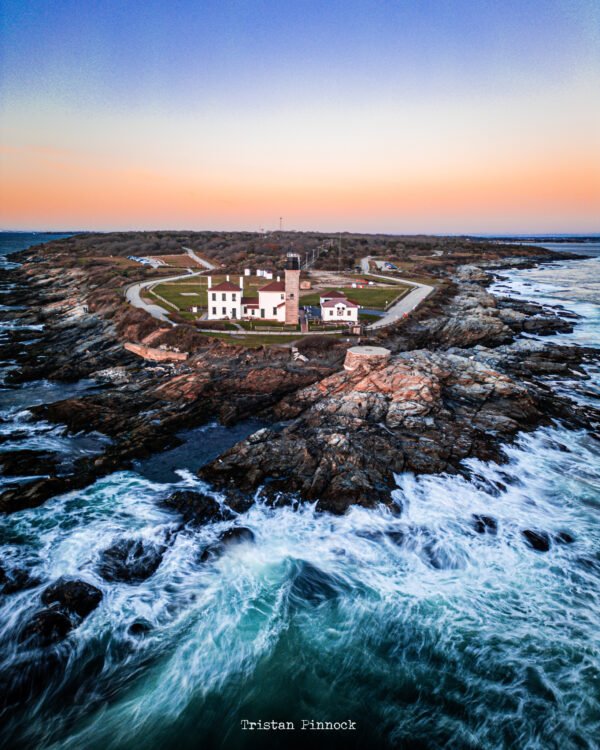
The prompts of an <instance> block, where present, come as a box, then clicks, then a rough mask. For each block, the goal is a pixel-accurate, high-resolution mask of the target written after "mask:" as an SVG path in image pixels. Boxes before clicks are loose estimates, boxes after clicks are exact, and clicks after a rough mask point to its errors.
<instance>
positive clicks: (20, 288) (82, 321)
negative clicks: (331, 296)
mask: <svg viewBox="0 0 600 750" xmlns="http://www.w3.org/2000/svg"><path fill="white" fill-rule="evenodd" d="M53 244H54V243H51V244H50V245H48V246H44V247H43V249H42V250H39V249H38V250H36V253H35V254H33V253H31V252H25V253H22V254H20V256H19V258H18V260H19V261H20V262H21V263H22V265H21V266H20V267H18V268H16V269H15V270H13V271H11V272H10V281H11V283H12V288H11V289H9V290H8V291H7V293H6V294H5V295H4V304H5V305H9V306H18V309H17V310H15V309H12V310H10V311H8V312H7V311H5V312H3V313H2V315H4V317H5V319H7V318H8V319H10V320H11V321H14V322H15V323H16V324H17V325H18V324H21V325H27V326H32V327H31V328H28V329H24V328H18V327H17V328H15V329H14V330H12V331H9V332H8V335H7V339H6V340H5V342H4V343H3V344H2V345H1V346H0V357H1V358H2V359H3V360H4V361H10V362H12V363H13V365H14V367H13V368H12V369H11V371H10V372H9V374H8V377H7V385H8V386H9V387H18V386H19V385H21V384H24V383H28V382H32V381H36V380H39V379H48V380H51V381H61V382H70V381H77V380H79V379H81V378H86V379H90V384H91V385H92V386H93V387H91V389H90V390H89V391H87V392H84V393H82V394H81V395H78V396H77V397H75V398H68V399H65V400H62V401H55V402H52V403H47V404H44V405H41V406H36V407H33V408H31V409H30V411H31V413H32V418H33V419H34V420H45V421H46V422H49V423H52V424H60V425H64V426H65V428H66V429H67V430H68V431H69V432H70V433H79V432H82V431H83V432H90V431H97V432H99V433H102V434H104V435H106V436H108V438H110V442H109V443H108V444H107V445H106V446H105V447H104V449H103V450H102V451H101V452H99V453H98V454H97V455H94V456H93V457H89V456H86V457H84V458H79V459H77V460H76V461H75V462H73V464H72V465H71V466H69V467H65V466H64V464H61V461H60V457H58V456H55V455H52V454H51V453H50V454H45V455H40V454H39V452H35V451H33V452H29V453H27V452H26V451H7V452H5V453H3V454H2V465H3V471H4V473H5V474H6V475H9V476H10V475H24V474H29V475H42V476H41V477H40V478H39V479H35V480H33V481H31V482H29V483H27V484H25V485H22V484H17V483H16V484H14V485H13V486H11V485H10V484H9V485H8V486H7V487H5V489H4V490H3V491H2V493H1V494H0V510H1V511H3V512H13V511H16V510H20V509H22V508H27V507H34V506H36V505H39V504H41V503H43V502H44V501H45V500H47V499H49V498H51V497H53V496H55V495H57V494H60V493H64V492H68V491H70V490H74V489H79V488H82V487H85V486H87V485H89V484H91V483H92V482H94V481H95V480H96V479H97V478H99V477H101V476H105V475H106V474H108V473H110V472H113V471H115V470H119V469H123V468H129V467H131V465H132V462H133V461H134V460H138V459H140V458H144V457H147V456H149V455H152V454H153V453H155V452H157V451H160V450H164V449H166V448H169V447H172V446H174V445H176V444H177V442H178V437H177V433H178V432H179V431H181V430H183V429H188V428H191V427H196V426H199V425H202V424H205V423H206V422H208V421H210V420H214V419H217V420H219V421H220V422H222V423H223V424H229V425H231V424H234V423H236V422H238V421H240V420H243V419H246V418H248V417H250V416H260V417H261V418H264V419H265V420H267V421H269V422H271V423H273V424H274V425H277V427H276V429H271V428H266V429H264V430H261V431H259V432H258V433H255V434H253V435H251V436H250V437H248V438H247V439H246V440H243V441H241V442H239V443H237V444H236V445H235V446H233V447H232V448H231V449H229V450H228V451H226V452H225V453H224V454H222V455H221V456H220V457H219V458H218V459H216V460H214V461H212V462H211V463H209V464H208V465H206V466H205V467H203V468H202V470H201V471H200V476H201V477H202V478H203V479H205V480H206V481H207V482H209V483H210V484H211V485H213V486H214V487H216V488H218V489H219V490H220V491H223V492H224V493H225V495H226V498H227V501H228V502H229V503H230V505H231V506H232V507H233V508H234V509H236V510H242V509H244V508H245V507H248V504H249V503H251V502H252V498H253V497H254V495H255V493H256V491H257V490H260V491H261V492H262V493H263V494H264V495H265V496H266V497H267V499H268V501H269V502H272V503H274V504H279V503H289V502H294V501H297V500H308V501H311V502H315V501H316V502H317V508H318V509H319V510H323V511H330V512H333V513H343V512H345V510H346V509H347V508H348V507H349V506H350V505H351V504H353V503H358V504H360V505H364V506H368V507H370V506H373V505H375V504H377V503H380V502H381V503H384V504H387V505H391V504H392V500H391V494H390V493H391V491H392V490H393V488H394V473H398V472H401V471H412V472H415V473H439V472H458V471H464V467H463V466H462V464H461V462H462V461H463V460H464V459H465V458H467V457H479V458H483V459H492V458H493V459H495V460H501V459H502V453H501V448H500V446H501V444H502V443H506V442H507V441H509V440H510V439H512V438H513V437H514V436H515V435H516V434H517V433H518V432H520V431H523V430H532V429H535V428H536V427H537V426H539V425H542V424H547V423H548V422H549V421H550V420H553V419H559V420H562V421H563V422H565V423H566V424H569V425H572V426H576V427H586V428H588V429H593V428H594V427H595V425H596V424H597V421H598V419H597V418H598V415H597V414H594V413H592V412H590V410H587V412H585V413H584V412H583V410H582V409H581V408H580V407H578V406H577V405H576V404H575V403H573V402H571V401H568V400H567V399H565V398H559V397H558V396H556V395H555V394H554V393H553V392H552V391H551V390H550V389H549V388H548V386H547V385H546V384H545V382H544V381H545V379H546V378H548V377H549V376H552V377H554V378H560V377H561V376H563V375H564V376H568V377H569V378H573V376H574V374H575V375H576V376H577V377H582V378H583V377H585V371H584V369H582V367H583V365H584V364H585V363H586V361H589V360H591V359H592V358H594V357H595V356H596V354H597V353H596V352H593V351H588V350H585V349H584V348H581V347H567V346H557V345H556V344H554V343H551V344H544V343H540V342H539V341H534V340H531V339H524V338H522V337H521V334H522V333H536V334H541V335H544V334H552V333H555V332H564V331H570V330H572V326H573V319H572V317H571V316H569V314H568V313H565V311H564V310H561V309H559V308H549V307H543V306H540V305H537V304H531V303H527V304H524V303H522V302H518V301H516V300H511V299H498V298H496V297H494V296H493V295H490V294H489V293H488V292H487V286H488V285H489V283H490V280H491V278H492V277H491V272H493V268H494V267H510V266H512V265H515V264H516V265H527V264H530V265H531V264H535V263H538V262H548V261H551V260H553V259H554V258H556V257H557V256H556V254H553V253H550V252H549V251H548V252H540V251H539V249H537V248H536V251H537V253H536V254H535V255H533V254H530V255H529V256H528V257H524V258H520V259H516V260H515V259H514V258H512V257H510V256H506V257H501V258H497V259H489V258H488V259H486V261H485V265H486V268H483V267H482V264H479V265H476V264H467V265H465V264H462V265H460V264H459V263H458V262H456V263H455V265H454V266H453V268H452V272H451V273H449V274H447V275H446V276H445V277H444V278H443V279H441V280H440V283H439V284H438V286H437V289H436V292H435V293H434V294H433V295H432V297H431V298H430V299H429V300H427V301H426V302H425V303H424V304H423V305H422V306H421V307H420V308H419V309H418V310H417V311H415V313H414V314H413V315H411V316H410V317H409V318H408V319H406V320H405V321H403V322H402V323H400V324H399V325H398V326H396V327H394V328H391V329H386V330H385V331H381V332H380V333H378V335H377V336H376V337H373V339H372V340H371V341H370V342H369V343H374V344H377V345H383V346H385V347H387V348H389V349H390V350H391V352H392V357H391V359H390V360H389V361H388V362H387V363H386V364H385V365H383V366H381V367H380V368H375V369H372V370H369V371H364V370H361V369H359V370H357V371H354V372H352V373H348V372H345V371H344V370H343V368H342V364H343V360H344V355H345V351H346V349H347V347H348V346H350V345H352V343H355V342H351V341H345V340H329V341H324V340H323V339H315V337H312V338H309V339H306V340H305V341H304V342H302V347H303V351H304V353H305V354H306V355H307V358H308V361H307V362H294V361H292V359H291V357H290V352H289V349H286V348H284V347H268V348H267V347H263V348H262V349H254V350H249V349H247V348H244V347H242V346H236V345H234V344H231V343H228V342H227V343H225V342H223V341H220V340H218V339H211V338H209V337H206V336H201V335H200V334H198V332H197V331H196V330H195V329H193V327H192V326H186V325H180V326H177V327H176V328H174V329H171V330H168V331H160V330H159V326H158V323H157V321H155V320H153V319H152V318H150V317H149V316H148V315H147V314H145V313H143V312H142V311H139V310H133V309H131V308H129V307H128V306H127V305H126V304H125V303H124V302H123V299H122V296H121V295H120V294H119V293H117V294H115V292H114V287H113V284H114V279H113V278H112V277H111V276H110V275H107V274H106V273H105V270H104V269H103V268H101V269H100V271H98V272H96V271H93V270H92V271H90V270H89V269H87V270H86V269H82V268H81V267H79V266H78V265H77V264H76V263H73V259H72V258H69V257H68V255H67V256H65V255H64V254H63V255H60V254H58V255H57V254H56V252H54V253H53V252H52V245H53ZM48 248H50V250H48ZM558 257H560V259H563V258H564V256H563V255H560V256H558ZM124 283H125V282H122V284H124ZM149 336H151V337H152V341H153V346H157V345H160V344H163V345H166V346H178V347H184V348H185V349H186V351H189V353H190V356H189V358H188V359H187V360H186V361H185V362H181V363H172V364H168V365H166V364H160V365H157V364H156V363H148V362H144V361H143V360H140V359H139V358H138V357H136V356H134V355H132V354H131V353H129V352H127V351H126V350H125V349H124V348H123V342H124V341H133V342H137V343H140V344H143V343H144V341H145V340H147V339H148V337H149ZM363 343H366V342H364V341H363Z"/></svg>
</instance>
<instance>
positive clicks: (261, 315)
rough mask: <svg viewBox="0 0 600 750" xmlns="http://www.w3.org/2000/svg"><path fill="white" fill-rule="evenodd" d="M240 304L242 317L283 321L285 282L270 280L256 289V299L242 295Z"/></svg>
mask: <svg viewBox="0 0 600 750" xmlns="http://www.w3.org/2000/svg"><path fill="white" fill-rule="evenodd" d="M242 305H243V311H242V314H243V316H244V318H250V319H253V318H256V319H262V320H276V321H277V322H278V323H285V283H284V282H283V281H279V279H278V280H277V281H272V282H271V283H270V284H267V285H266V286H263V287H262V288H261V289H259V290H258V299H256V297H244V299H243V301H242Z"/></svg>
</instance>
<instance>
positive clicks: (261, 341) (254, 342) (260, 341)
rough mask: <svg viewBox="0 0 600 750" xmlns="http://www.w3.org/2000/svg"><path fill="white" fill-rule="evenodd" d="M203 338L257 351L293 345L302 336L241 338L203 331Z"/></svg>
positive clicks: (241, 336) (241, 335)
mask: <svg viewBox="0 0 600 750" xmlns="http://www.w3.org/2000/svg"><path fill="white" fill-rule="evenodd" d="M200 333H202V335H203V336H209V337H211V338H216V339H222V340H223V341H229V342H230V343H231V344H241V345H242V346H247V347H249V348H251V349H256V348H257V347H259V346H265V345H266V346H269V345H273V344H292V343H293V342H294V341H298V339H299V338H301V337H300V335H298V338H295V337H294V336H275V335H274V336H244V335H243V334H240V335H239V336H228V335H227V334H224V333H218V332H217V333H205V332H204V331H201V332H200Z"/></svg>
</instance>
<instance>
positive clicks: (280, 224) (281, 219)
mask: <svg viewBox="0 0 600 750" xmlns="http://www.w3.org/2000/svg"><path fill="white" fill-rule="evenodd" d="M282 229H283V216H280V217H279V231H280V232H281V230H282Z"/></svg>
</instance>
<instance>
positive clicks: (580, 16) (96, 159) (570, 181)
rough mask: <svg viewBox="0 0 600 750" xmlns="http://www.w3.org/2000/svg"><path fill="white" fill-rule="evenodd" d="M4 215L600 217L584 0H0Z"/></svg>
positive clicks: (310, 222)
mask: <svg viewBox="0 0 600 750" xmlns="http://www.w3.org/2000/svg"><path fill="white" fill-rule="evenodd" d="M0 15H1V19H0V23H1V29H0V37H1V38H0V143H1V145H0V170H1V171H0V228H1V229H144V228H147V229H151V228H189V229H251V230H254V229H258V228H259V227H265V228H271V227H275V226H278V223H279V217H280V216H283V221H284V228H286V229H318V230H323V231H337V230H350V231H365V232H376V231H385V232H398V233H405V232H431V233H444V232H448V233H462V232H466V233H495V232H498V233H500V232H506V233H508V232H513V233H519V232H528V233H529V232H532V233H533V232H536V233H543V232H549V233H550V232H574V233H575V232H598V231H600V3H599V2H598V0H535V1H534V0H502V1H500V0H371V1H367V0H330V1H328V0H319V1H318V2H317V1H313V0H295V1H293V0H278V1H275V0H263V1H262V2H260V1H259V0H237V1H234V0H215V1H213V0H169V1H168V2H167V1H166V0H144V2H141V1H140V2H134V0H118V1H116V0H52V1H51V2H50V1H48V0H0Z"/></svg>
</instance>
